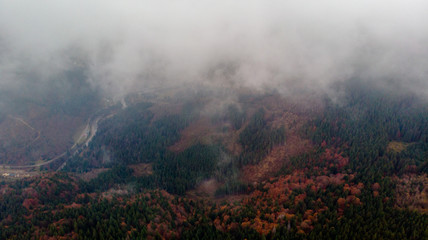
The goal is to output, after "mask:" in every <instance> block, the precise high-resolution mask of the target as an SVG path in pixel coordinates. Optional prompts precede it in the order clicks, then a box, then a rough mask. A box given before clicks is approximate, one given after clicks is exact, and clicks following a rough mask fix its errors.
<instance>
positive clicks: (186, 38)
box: [0, 0, 428, 96]
mask: <svg viewBox="0 0 428 240" xmlns="http://www.w3.org/2000/svg"><path fill="white" fill-rule="evenodd" d="M427 22H428V2H427V1H421V0H415V1H398V0H389V1H386V0H380V1H374V2H373V1H368V0H362V1H339V0H327V1H316V0H309V1H279V0H278V1H276V0H273V1H256V0H246V1H243V0H237V1H226V0H219V1H196V0H185V1H167V0H159V1H132V0H124V1H100V0H94V1H83V0H76V1H64V0H55V1H54V0H47V1H43V2H37V1H30V0H16V1H9V0H0V88H1V89H2V90H3V91H6V90H7V89H15V90H19V89H20V88H22V87H25V86H26V84H28V83H29V81H32V82H33V84H35V83H34V82H36V83H40V84H43V83H44V82H46V81H53V79H55V76H58V74H59V73H61V72H63V71H66V70H68V69H71V68H75V67H76V65H77V66H82V67H83V68H85V71H87V73H86V76H87V81H88V82H89V83H90V84H91V86H92V87H93V88H94V89H99V90H101V91H102V92H104V94H106V95H108V96H122V95H124V94H127V93H129V92H132V91H136V90H138V89H144V88H147V87H149V86H174V85H183V84H189V85H190V86H193V85H195V84H202V85H205V86H225V87H248V88H254V89H276V90H278V91H280V92H282V93H290V92H295V91H322V92H327V93H329V94H333V93H332V92H333V91H334V90H332V88H331V85H332V84H333V83H336V82H343V81H346V80H348V79H350V78H362V79H365V80H366V81H370V82H375V83H376V84H378V85H379V86H382V87H391V86H396V87H399V88H400V89H404V90H408V91H412V92H415V93H418V94H427V92H428V68H427V66H428V45H427V44H426V43H427V42H428V28H427V27H426V23H427ZM29 76H31V77H29Z"/></svg>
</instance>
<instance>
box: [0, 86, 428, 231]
mask: <svg viewBox="0 0 428 240" xmlns="http://www.w3.org/2000/svg"><path fill="white" fill-rule="evenodd" d="M342 87H343V91H344V92H345V93H347V94H345V95H344V97H343V99H342V100H341V101H340V103H338V102H334V101H332V100H331V99H325V101H324V102H323V109H322V111H320V112H319V113H317V114H315V115H307V116H305V117H307V119H308V120H307V121H306V122H305V123H304V124H302V127H301V128H299V129H298V131H295V130H293V128H292V126H295V125H296V123H295V121H296V119H297V118H293V119H292V120H290V124H288V123H287V121H285V120H284V123H283V124H282V125H279V127H278V124H277V125H274V124H273V123H272V122H273V121H274V120H277V119H276V117H277V115H274V114H273V113H272V110H271V109H272V107H271V106H267V105H264V106H263V105H260V104H259V105H257V104H256V103H257V102H258V101H260V99H262V100H263V99H268V98H272V96H275V95H274V94H270V95H262V96H257V97H253V98H252V97H251V96H248V95H245V96H243V97H242V96H240V97H241V99H242V98H245V99H246V102H245V103H239V105H238V104H236V103H235V104H230V105H228V106H226V107H225V108H224V109H225V110H224V111H220V112H215V113H212V114H211V115H209V117H206V116H204V115H203V114H202V113H201V112H202V111H201V110H202V109H204V106H205V104H206V103H207V101H202V100H201V101H194V102H192V101H189V99H190V97H189V98H187V99H185V100H183V103H182V104H180V105H177V104H176V103H174V104H176V105H174V106H175V107H174V108H175V109H174V111H170V112H171V113H168V111H167V113H163V114H160V111H159V109H158V108H157V104H158V103H157V102H156V101H144V102H137V103H134V104H130V105H129V106H128V107H127V108H124V109H122V110H120V111H118V112H117V113H116V114H114V115H112V116H111V117H109V118H106V119H104V120H103V121H101V122H100V123H99V127H98V132H97V135H96V136H95V137H94V139H93V140H92V141H91V143H90V144H89V146H88V147H87V148H85V149H84V150H83V151H80V152H78V153H77V154H74V155H71V157H70V159H69V160H68V161H67V165H66V167H65V168H64V169H62V170H61V172H58V173H49V174H44V175H41V176H37V177H32V178H27V179H22V180H17V181H15V182H6V181H3V182H1V184H0V219H1V220H0V238H1V239H32V238H35V239H50V238H55V239H58V238H60V237H64V238H66V239H146V238H148V239H428V227H427V226H428V215H427V204H428V201H427V199H426V196H427V191H428V188H427V181H426V178H427V175H426V174H427V169H428V167H427V166H428V105H427V104H426V102H424V100H423V99H420V98H418V97H417V96H413V95H407V94H400V93H396V94H392V93H390V92H385V91H381V90H379V89H376V88H375V87H372V86H367V85H364V84H359V83H358V82H353V81H350V82H347V83H345V84H343V86H342ZM173 101H175V102H177V101H176V100H175V99H174V100H173ZM275 101H278V102H279V101H286V100H284V99H283V98H280V97H278V98H275ZM320 101H321V100H320ZM275 106H276V105H275ZM281 111H282V110H281ZM284 111H285V110H284ZM287 111H288V110H287ZM290 111H291V110H290ZM267 116H269V117H267ZM281 116H282V115H281ZM293 116H294V115H293ZM201 119H203V120H201ZM290 126H291V127H290ZM200 129H203V130H200ZM207 129H208V130H207ZM210 131H211V132H210ZM293 131H294V132H293ZM195 132H196V133H195ZM296 132H297V133H298V134H300V136H299V137H301V138H304V139H306V140H307V141H309V142H310V146H312V147H311V148H310V150H308V151H305V152H304V153H301V154H298V155H293V156H287V155H278V149H280V150H281V149H287V148H286V147H287V146H289V145H291V146H292V145H293V142H291V141H293V140H294V141H295V139H296V136H295V135H293V134H296ZM201 134H205V135H204V137H200V138H196V137H195V136H198V137H199V135H201ZM193 138H196V139H197V140H194V139H193ZM207 139H208V140H207ZM177 143H180V144H181V145H180V146H186V147H183V148H177V149H179V150H175V149H176V148H171V146H173V145H174V144H177ZM275 151H277V152H275ZM284 151H285V150H284ZM276 156H280V157H279V160H280V162H281V163H282V167H279V168H277V169H276V174H275V175H272V176H270V177H269V178H266V179H264V180H263V181H260V182H256V183H254V182H248V181H245V178H244V177H243V176H242V174H243V169H244V168H245V167H248V166H258V165H260V164H263V163H264V162H266V161H267V160H272V159H273V158H274V157H276ZM260 166H263V165H260ZM141 169H143V170H141ZM97 171H99V172H97ZM95 173H96V174H95ZM91 174H93V176H92V175H91ZM82 176H92V177H90V178H89V179H86V178H85V177H82ZM205 182H208V183H213V186H215V189H214V193H213V194H212V195H204V196H202V197H198V196H196V197H195V196H194V195H190V194H189V193H190V192H192V191H193V192H198V191H200V190H199V189H200V187H201V186H202V185H203V184H202V183H205ZM406 188H411V190H409V191H408V192H406V190H405V189H406ZM403 189H404V190H403ZM409 198H413V199H418V201H416V200H414V201H413V200H412V199H409ZM410 200H412V201H410Z"/></svg>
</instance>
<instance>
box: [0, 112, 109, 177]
mask: <svg viewBox="0 0 428 240" xmlns="http://www.w3.org/2000/svg"><path fill="white" fill-rule="evenodd" d="M106 110H107V111H106ZM112 110H113V109H112ZM112 110H110V111H109V108H106V109H102V110H100V111H98V112H97V113H95V114H94V115H93V116H92V117H90V118H89V119H88V121H87V123H86V126H85V128H84V130H83V131H82V133H81V134H80V136H79V138H78V139H77V140H76V141H75V143H74V144H73V146H71V147H70V148H69V149H68V150H67V151H65V152H63V153H61V154H59V155H57V156H55V157H54V158H51V159H49V160H46V161H44V162H41V163H35V164H29V165H2V164H0V168H3V169H26V168H34V167H41V166H44V165H48V164H50V163H52V162H54V161H56V160H58V159H60V158H62V157H64V156H66V155H67V154H69V153H71V154H72V155H74V154H76V153H77V152H78V151H79V150H80V149H83V148H84V147H87V146H88V145H89V143H90V142H91V140H92V139H93V137H94V136H95V134H96V133H97V129H98V123H99V122H100V121H101V120H103V119H106V118H109V117H111V116H113V115H114V113H112V112H111V111H112ZM9 117H10V118H13V119H15V120H17V121H19V122H21V123H22V124H24V125H25V126H27V127H28V128H30V129H32V130H34V131H37V130H36V129H34V128H33V127H32V126H31V125H30V124H28V123H27V122H25V121H24V120H23V119H21V118H17V117H13V116H9ZM37 132H38V136H37V138H36V139H35V140H33V141H32V142H31V143H30V144H29V145H31V144H32V143H33V142H34V141H36V140H37V139H38V138H40V132H39V131H37ZM81 142H83V143H81ZM29 145H27V146H29ZM65 165H66V162H64V163H63V164H62V165H61V166H60V167H59V168H58V169H57V171H59V170H61V169H62V168H63V167H64V166H65Z"/></svg>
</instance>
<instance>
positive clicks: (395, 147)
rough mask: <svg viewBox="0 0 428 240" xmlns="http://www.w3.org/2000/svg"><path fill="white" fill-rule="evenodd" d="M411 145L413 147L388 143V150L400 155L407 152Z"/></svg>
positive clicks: (393, 142) (395, 142) (401, 143)
mask: <svg viewBox="0 0 428 240" xmlns="http://www.w3.org/2000/svg"><path fill="white" fill-rule="evenodd" d="M410 145H411V143H405V142H397V141H392V142H389V143H388V146H387V147H386V150H387V151H388V152H396V153H400V152H402V151H404V150H406V148H407V147H408V146H410Z"/></svg>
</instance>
